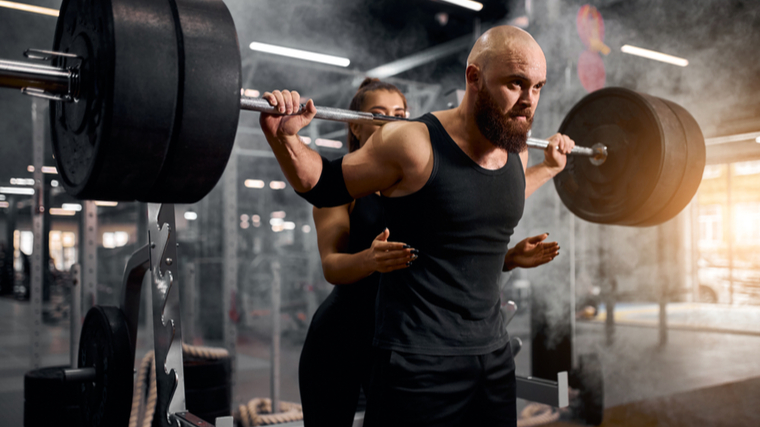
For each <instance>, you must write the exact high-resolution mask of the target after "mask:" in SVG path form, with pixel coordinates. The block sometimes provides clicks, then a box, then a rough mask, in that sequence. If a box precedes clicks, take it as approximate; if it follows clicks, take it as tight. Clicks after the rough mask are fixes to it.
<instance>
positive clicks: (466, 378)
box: [364, 343, 517, 427]
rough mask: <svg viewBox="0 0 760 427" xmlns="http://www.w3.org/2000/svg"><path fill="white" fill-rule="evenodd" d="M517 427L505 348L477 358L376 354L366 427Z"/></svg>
mask: <svg viewBox="0 0 760 427" xmlns="http://www.w3.org/2000/svg"><path fill="white" fill-rule="evenodd" d="M474 425H481V426H496V425H498V426H505V427H514V426H516V425H517V409H516V406H515V363H514V359H513V358H512V351H511V349H510V346H509V343H507V345H505V346H504V347H503V348H501V349H499V350H496V351H494V352H492V353H488V354H484V355H479V356H429V355H423V354H411V353H402V352H397V351H392V350H377V353H376V359H375V363H374V366H373V371H372V379H371V383H370V390H369V395H368V396H367V412H366V415H365V420H364V426H365V427H378V426H386V427H387V426H394V427H402V426H414V427H422V426H436V427H437V426H474Z"/></svg>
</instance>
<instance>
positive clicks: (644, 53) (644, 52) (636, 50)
mask: <svg viewBox="0 0 760 427" xmlns="http://www.w3.org/2000/svg"><path fill="white" fill-rule="evenodd" d="M620 51H621V52H623V53H627V54H630V55H636V56H641V57H644V58H649V59H653V60H655V61H660V62H667V63H668V64H673V65H678V66H679V67H685V66H687V65H689V61H688V60H686V59H683V58H679V57H677V56H673V55H668V54H665V53H661V52H656V51H654V50H649V49H642V48H640V47H635V46H631V45H623V47H621V48H620Z"/></svg>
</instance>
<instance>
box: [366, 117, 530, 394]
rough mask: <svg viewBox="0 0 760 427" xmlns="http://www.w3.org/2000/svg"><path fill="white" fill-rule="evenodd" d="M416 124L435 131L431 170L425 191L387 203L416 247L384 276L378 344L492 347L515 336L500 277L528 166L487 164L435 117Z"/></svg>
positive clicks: (453, 349) (409, 348) (422, 350)
mask: <svg viewBox="0 0 760 427" xmlns="http://www.w3.org/2000/svg"><path fill="white" fill-rule="evenodd" d="M417 120H419V121H420V122H422V123H424V124H425V125H427V128H428V131H429V133H430V142H431V144H432V148H433V156H434V166H433V171H432V173H431V175H430V178H429V179H428V181H427V183H426V184H425V186H423V187H422V189H420V190H419V191H417V192H415V193H413V194H410V195H407V196H403V197H390V198H389V197H383V198H382V202H383V208H384V210H385V216H386V221H387V225H388V228H389V229H390V230H391V233H392V235H393V240H395V241H400V242H404V243H407V244H409V245H411V246H412V247H413V248H417V249H419V252H420V253H419V258H418V259H417V260H416V261H414V263H413V265H412V266H411V267H410V268H405V269H401V270H396V271H394V272H391V273H387V274H383V275H382V277H381V282H380V291H379V293H378V297H377V305H376V323H377V324H376V328H375V338H374V344H375V345H376V346H377V347H380V348H382V349H386V350H394V351H397V352H407V353H415V354H428V355H482V354H487V353H491V352H493V351H495V350H497V349H501V348H503V347H504V346H505V345H506V344H507V341H508V339H509V337H508V335H507V331H506V325H505V321H504V319H503V317H502V312H501V309H500V307H501V302H500V297H499V278H500V275H501V269H502V266H503V264H504V257H505V256H506V254H507V245H508V243H509V239H510V236H511V235H512V233H513V231H514V228H515V226H516V225H517V223H518V221H519V220H520V218H521V217H522V214H523V207H524V204H525V174H524V171H523V166H522V162H521V160H520V157H519V155H517V154H509V160H508V161H507V164H506V165H504V166H503V167H502V168H500V169H497V170H488V169H484V168H482V167H481V166H479V165H478V164H477V163H475V161H473V160H472V159H471V158H470V157H469V156H468V155H467V154H466V153H465V152H464V151H462V149H461V148H459V146H458V145H457V144H456V143H455V142H454V140H453V139H451V137H450V136H449V135H448V133H446V131H445V129H444V128H443V126H442V125H441V123H440V122H439V121H438V119H437V118H436V117H435V116H434V115H432V114H426V115H424V116H423V117H421V118H419V119H417ZM370 399H371V396H370Z"/></svg>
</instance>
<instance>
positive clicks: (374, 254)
mask: <svg viewBox="0 0 760 427" xmlns="http://www.w3.org/2000/svg"><path fill="white" fill-rule="evenodd" d="M350 207H351V205H350V204H348V205H343V206H338V207H334V208H314V211H313V215H314V224H315V226H316V229H317V244H318V247H319V255H320V257H321V258H322V270H323V271H324V274H325V279H327V281H328V282H330V283H332V284H333V285H345V284H349V283H354V282H357V281H359V280H361V279H363V278H365V277H367V276H369V275H370V274H372V273H374V272H375V271H380V272H388V271H393V270H398V269H400V268H406V267H408V266H409V265H411V262H412V261H414V259H416V258H417V251H416V250H415V249H412V248H405V247H404V246H406V245H404V244H403V243H399V242H388V241H387V240H388V235H389V234H390V233H389V231H388V229H386V230H385V231H383V232H382V233H380V235H379V236H377V237H376V238H375V240H374V241H373V242H372V246H371V247H369V248H367V249H365V250H363V251H361V252H358V253H355V254H349V253H346V252H347V251H348V236H349V233H350V231H351V230H350V220H349V209H350Z"/></svg>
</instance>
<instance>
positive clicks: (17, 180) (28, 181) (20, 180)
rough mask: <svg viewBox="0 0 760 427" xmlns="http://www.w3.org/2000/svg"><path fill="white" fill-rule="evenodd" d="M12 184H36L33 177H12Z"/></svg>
mask: <svg viewBox="0 0 760 427" xmlns="http://www.w3.org/2000/svg"><path fill="white" fill-rule="evenodd" d="M10 182H11V185H34V179H32V178H11V181H10Z"/></svg>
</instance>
